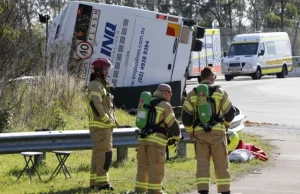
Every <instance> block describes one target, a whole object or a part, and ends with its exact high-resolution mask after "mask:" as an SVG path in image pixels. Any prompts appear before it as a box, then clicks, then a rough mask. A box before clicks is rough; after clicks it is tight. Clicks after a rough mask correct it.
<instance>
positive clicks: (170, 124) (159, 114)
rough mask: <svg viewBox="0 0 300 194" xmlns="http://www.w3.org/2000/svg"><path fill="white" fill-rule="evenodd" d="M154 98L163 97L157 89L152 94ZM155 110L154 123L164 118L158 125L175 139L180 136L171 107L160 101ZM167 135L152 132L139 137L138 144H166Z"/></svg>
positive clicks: (167, 103)
mask: <svg viewBox="0 0 300 194" xmlns="http://www.w3.org/2000/svg"><path fill="white" fill-rule="evenodd" d="M153 96H154V98H162V99H164V97H163V95H162V93H161V92H159V91H155V92H154V94H153ZM155 110H156V118H155V124H158V123H159V122H161V121H162V120H164V122H163V123H161V124H160V127H163V128H164V129H166V131H168V132H169V133H171V135H172V136H174V137H175V138H177V139H180V138H181V131H180V127H179V123H178V121H177V120H176V118H175V114H174V112H173V108H172V106H171V105H170V103H169V102H167V101H161V102H159V103H158V104H157V105H156V106H155ZM167 141H168V140H167V137H166V136H165V135H163V134H162V133H153V134H150V135H148V136H146V137H145V138H139V144H140V145H155V144H158V145H161V146H166V145H167Z"/></svg>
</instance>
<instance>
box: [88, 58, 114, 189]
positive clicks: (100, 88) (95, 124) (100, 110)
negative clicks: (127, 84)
mask: <svg viewBox="0 0 300 194" xmlns="http://www.w3.org/2000/svg"><path fill="white" fill-rule="evenodd" d="M91 66H92V70H93V72H92V74H91V77H90V82H89V84H88V94H87V106H88V114H89V131H90V134H91V139H92V143H93V150H92V159H91V170H90V188H91V189H96V190H114V188H113V187H112V186H111V185H110V183H109V178H108V170H109V168H110V165H111V162H112V150H113V147H112V133H113V128H115V127H116V120H115V118H114V114H113V111H114V110H113V103H112V98H113V96H112V95H111V94H110V90H109V83H108V82H107V81H106V79H107V77H108V74H109V69H110V68H112V64H111V62H110V61H109V60H107V59H105V58H100V59H96V60H95V61H94V62H93V63H92V64H91Z"/></svg>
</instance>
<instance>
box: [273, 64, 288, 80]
mask: <svg viewBox="0 0 300 194" xmlns="http://www.w3.org/2000/svg"><path fill="white" fill-rule="evenodd" d="M287 74H288V71H287V68H286V66H285V65H284V66H283V67H282V70H281V72H280V73H276V76H277V78H285V77H286V76H287Z"/></svg>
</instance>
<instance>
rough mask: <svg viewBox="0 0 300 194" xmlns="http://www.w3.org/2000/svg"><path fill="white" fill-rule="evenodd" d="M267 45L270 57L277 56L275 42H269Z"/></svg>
mask: <svg viewBox="0 0 300 194" xmlns="http://www.w3.org/2000/svg"><path fill="white" fill-rule="evenodd" d="M266 45H267V53H268V55H275V54H276V49H275V43H274V41H268V42H266Z"/></svg>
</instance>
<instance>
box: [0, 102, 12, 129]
mask: <svg viewBox="0 0 300 194" xmlns="http://www.w3.org/2000/svg"><path fill="white" fill-rule="evenodd" d="M12 119H13V111H12V107H11V105H10V103H6V104H4V106H3V107H1V108H0V133H3V132H4V130H5V129H7V128H8V127H10V126H11V124H12V122H13V120H12Z"/></svg>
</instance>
